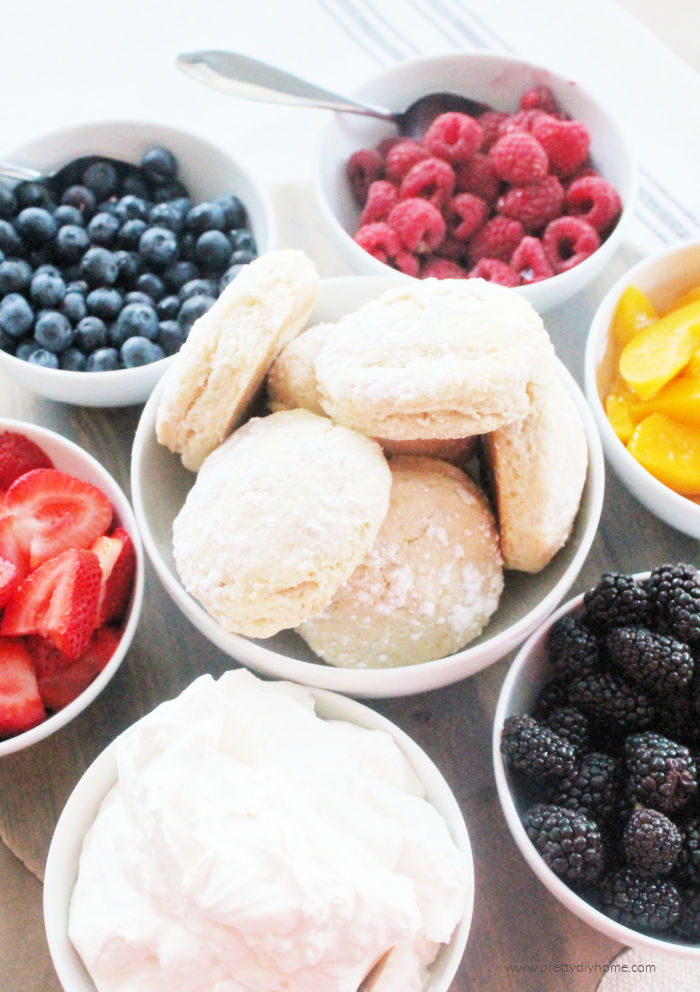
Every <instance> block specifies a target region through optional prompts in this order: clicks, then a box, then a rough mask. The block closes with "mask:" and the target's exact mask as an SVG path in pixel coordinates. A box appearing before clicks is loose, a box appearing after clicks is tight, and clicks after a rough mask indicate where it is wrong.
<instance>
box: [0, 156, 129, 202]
mask: <svg viewBox="0 0 700 992" xmlns="http://www.w3.org/2000/svg"><path fill="white" fill-rule="evenodd" d="M98 164H100V165H103V164H106V165H110V166H112V167H113V168H114V169H115V170H116V173H117V176H118V178H119V180H120V181H121V183H123V181H124V179H126V178H127V177H133V178H137V177H138V176H140V175H141V170H140V169H139V167H138V166H137V165H133V164H132V163H131V162H124V161H122V160H121V159H118V158H112V157H110V156H108V155H81V156H80V157H79V158H74V159H72V160H71V161H70V162H67V163H66V164H65V165H62V166H61V167H60V168H59V169H54V170H53V171H52V172H47V173H43V172H40V171H39V170H38V169H30V168H28V167H27V166H23V165H17V164H15V163H12V162H0V180H1V179H7V180H10V182H15V183H20V182H35V183H41V185H42V186H43V187H44V188H45V189H47V190H48V191H49V193H52V194H56V193H59V192H61V191H62V190H64V189H66V187H68V186H78V185H81V183H82V178H83V176H84V174H85V171H86V170H87V169H89V168H90V167H91V166H94V165H98Z"/></svg>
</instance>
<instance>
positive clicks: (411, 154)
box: [384, 138, 430, 183]
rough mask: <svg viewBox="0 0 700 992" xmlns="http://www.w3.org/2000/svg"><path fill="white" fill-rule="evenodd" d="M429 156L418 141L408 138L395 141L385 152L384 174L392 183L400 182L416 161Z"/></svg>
mask: <svg viewBox="0 0 700 992" xmlns="http://www.w3.org/2000/svg"><path fill="white" fill-rule="evenodd" d="M429 157H430V152H429V151H428V149H427V148H425V147H424V146H423V145H422V144H421V143H420V141H413V140H412V139H410V138H405V139H404V140H403V141H397V142H396V144H395V145H392V147H391V148H390V149H389V151H388V152H387V153H386V159H385V161H384V174H385V176H386V178H387V179H389V180H390V181H391V182H392V183H400V182H401V180H402V179H403V177H404V176H405V175H406V173H407V172H408V170H409V169H410V168H412V167H413V166H414V165H415V164H416V162H422V161H423V160H424V159H426V158H429Z"/></svg>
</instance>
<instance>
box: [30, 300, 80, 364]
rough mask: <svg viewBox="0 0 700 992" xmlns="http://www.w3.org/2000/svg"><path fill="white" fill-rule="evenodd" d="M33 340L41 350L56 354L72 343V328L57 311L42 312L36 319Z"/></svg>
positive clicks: (65, 318)
mask: <svg viewBox="0 0 700 992" xmlns="http://www.w3.org/2000/svg"><path fill="white" fill-rule="evenodd" d="M34 338H35V340H36V341H37V343H38V344H39V345H40V347H41V348H45V349H47V350H48V351H53V352H56V353H58V352H60V351H65V349H66V348H68V347H69V346H70V345H71V344H72V343H73V328H72V327H71V326H70V321H69V320H68V318H67V317H66V316H65V315H64V314H62V313H59V312H58V310H44V311H42V313H40V314H39V316H38V317H37V319H36V324H35V325H34Z"/></svg>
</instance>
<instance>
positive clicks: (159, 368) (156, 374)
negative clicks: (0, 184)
mask: <svg viewBox="0 0 700 992" xmlns="http://www.w3.org/2000/svg"><path fill="white" fill-rule="evenodd" d="M154 146H164V147H166V148H168V149H170V151H172V152H173V154H174V155H175V156H176V158H177V160H178V165H179V170H178V174H179V176H180V178H181V179H182V180H183V181H184V183H185V185H186V186H187V187H188V189H189V191H190V193H191V195H192V198H193V199H194V200H195V202H198V201H202V200H206V199H210V198H213V197H215V196H219V195H222V194H224V193H235V194H237V195H238V196H240V198H241V200H242V201H243V203H244V204H245V206H246V209H247V211H248V218H249V223H250V227H251V230H252V233H253V235H254V236H255V239H256V242H257V247H258V251H259V252H260V253H262V252H264V251H268V250H270V249H271V248H272V247H273V245H274V243H275V239H276V227H275V218H274V213H273V209H272V204H271V202H270V200H269V197H268V195H267V193H266V191H265V190H264V188H263V187H261V186H260V185H259V184H258V183H257V182H256V181H255V179H254V178H253V176H252V175H251V174H250V173H249V172H248V171H247V170H246V169H245V168H244V166H243V165H242V164H241V163H240V162H238V161H236V159H234V158H232V157H231V155H229V153H228V152H227V151H225V150H224V149H223V148H220V147H217V146H215V145H213V144H212V143H211V142H209V141H206V140H204V139H203V138H200V137H198V136H197V135H196V134H192V133H190V132H188V131H184V130H180V129H179V128H173V127H166V126H163V125H160V124H151V123H145V122H141V121H120V120H110V121H101V122H99V123H97V122H95V123H88V124H83V125H77V126H74V127H69V128H62V129H60V130H56V131H52V132H51V133H50V134H44V135H41V136H40V137H37V138H35V139H34V140H33V141H30V142H28V143H26V144H24V145H22V146H20V147H19V148H15V149H13V150H11V151H8V152H6V153H4V154H3V158H4V159H5V160H6V161H8V162H12V163H13V164H16V165H20V166H26V167H28V168H31V169H38V170H40V171H42V172H51V171H52V170H53V169H57V168H59V167H60V166H62V165H66V164H67V163H68V162H69V161H71V159H74V158H77V157H79V156H81V155H92V154H98V155H109V156H111V157H113V158H118V159H121V160H124V161H127V162H133V163H134V164H138V163H139V162H140V160H141V157H142V156H143V153H144V152H145V151H147V150H148V149H149V148H153V147H154ZM170 360H171V359H170V357H168V358H163V359H161V360H160V361H157V362H152V363H150V364H149V365H142V366H139V367H137V368H133V369H117V370H115V371H113V372H90V373H87V372H69V371H65V370H63V369H47V368H43V367H41V366H37V365H32V364H30V363H29V362H25V361H23V360H22V359H19V358H15V357H14V355H10V354H8V353H7V352H5V351H2V350H0V372H1V373H3V374H4V375H6V376H8V378H11V379H13V380H14V381H15V382H19V383H21V384H22V385H23V386H26V387H27V388H28V389H31V390H32V391H33V392H35V393H39V394H40V395H41V396H45V397H47V398H48V399H51V400H59V401H61V402H63V403H73V404H77V405H80V406H98V407H115V406H129V405H133V404H137V403H143V402H145V400H146V398H147V397H148V395H149V394H150V392H151V390H152V389H153V386H154V385H155V384H156V382H157V381H158V379H160V377H161V375H163V373H164V371H165V369H166V368H167V367H168V365H169V363H170Z"/></svg>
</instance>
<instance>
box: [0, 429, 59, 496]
mask: <svg viewBox="0 0 700 992" xmlns="http://www.w3.org/2000/svg"><path fill="white" fill-rule="evenodd" d="M34 468H53V462H52V461H51V459H50V458H49V456H48V455H47V454H46V452H45V451H42V449H41V448H40V447H39V445H38V444H35V443H34V441H30V440H29V438H28V437H25V436H24V434H18V433H17V432H16V431H2V433H0V489H9V488H10V486H11V485H12V483H13V482H14V481H15V479H18V478H19V477H20V475H24V473H25V472H29V471H30V470H31V469H34Z"/></svg>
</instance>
